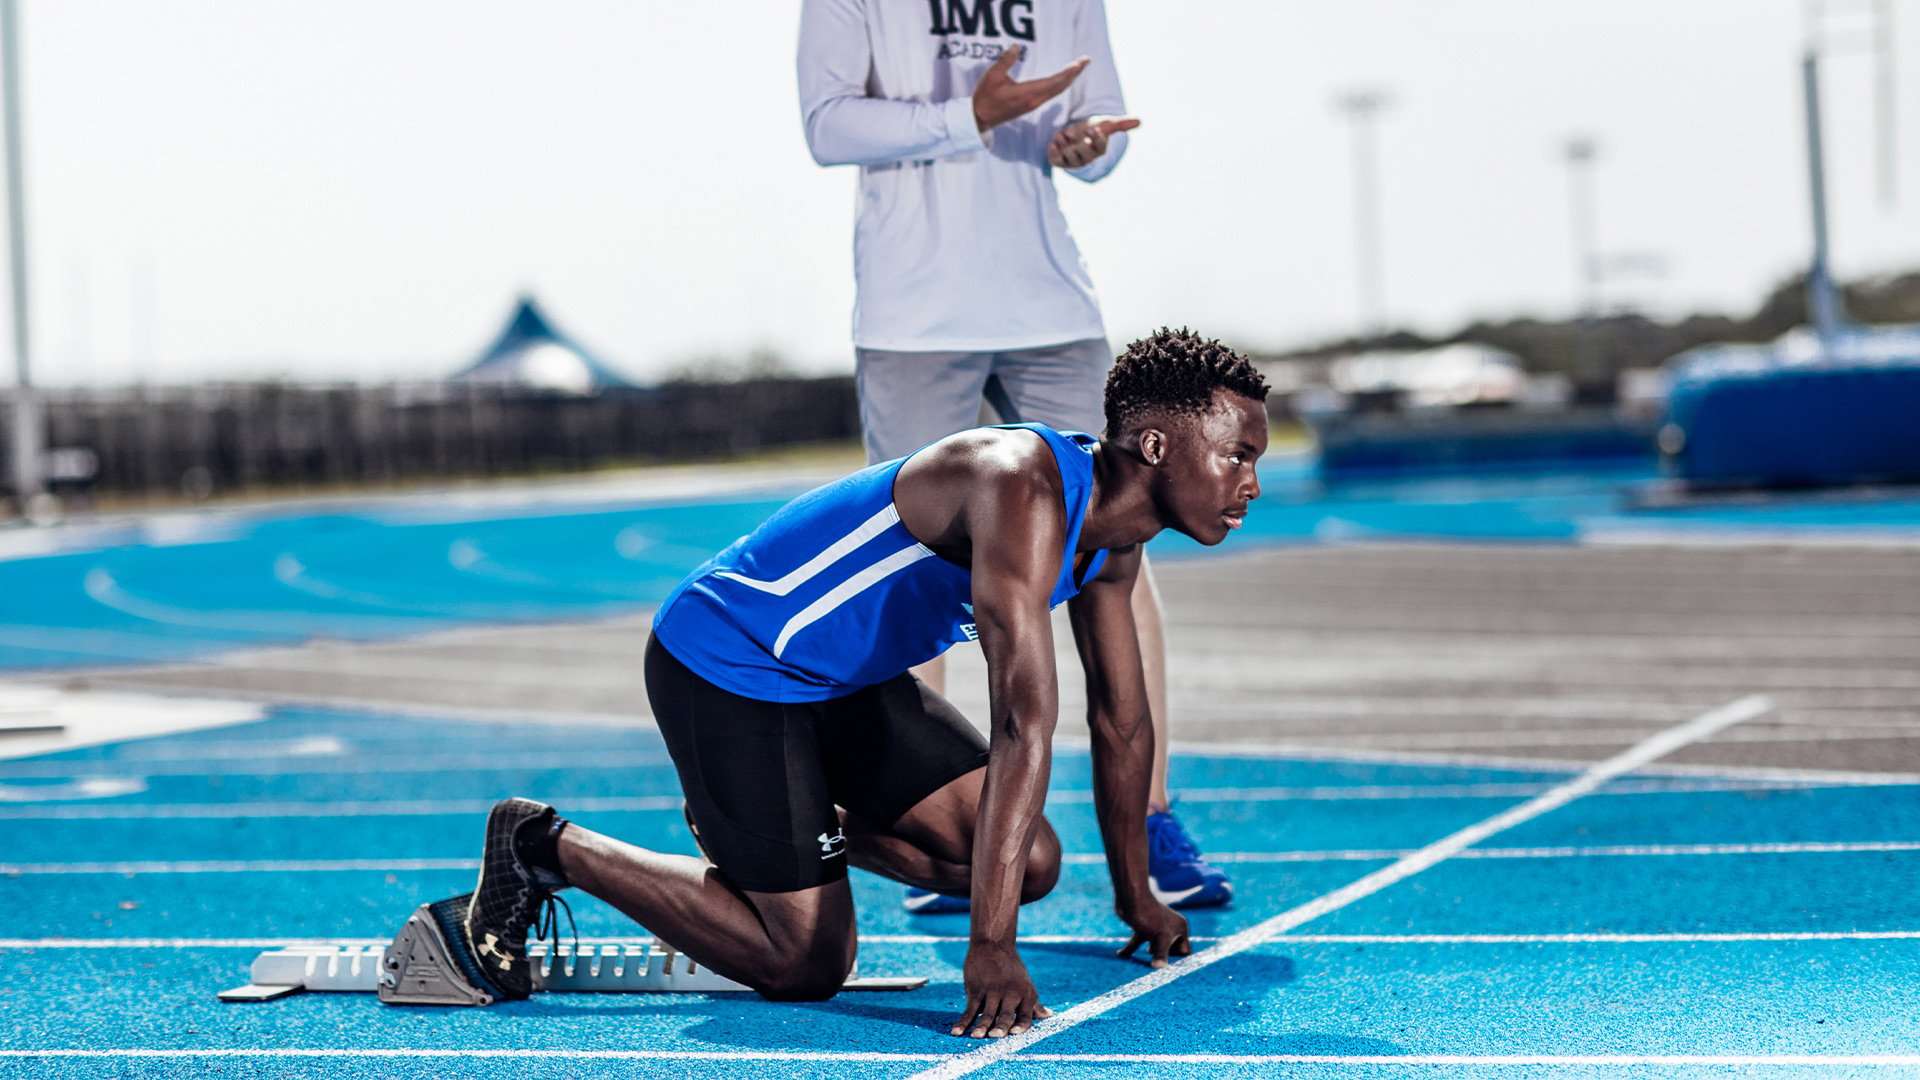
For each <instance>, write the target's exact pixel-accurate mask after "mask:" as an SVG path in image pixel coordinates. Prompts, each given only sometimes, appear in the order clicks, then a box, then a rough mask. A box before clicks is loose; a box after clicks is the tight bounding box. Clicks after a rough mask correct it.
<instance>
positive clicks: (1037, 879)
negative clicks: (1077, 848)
mask: <svg viewBox="0 0 1920 1080" xmlns="http://www.w3.org/2000/svg"><path fill="white" fill-rule="evenodd" d="M1059 881H1060V837H1059V836H1057V835H1055V834H1054V831H1053V826H1052V825H1049V824H1047V819H1045V818H1041V819H1040V828H1039V829H1037V830H1035V832H1034V835H1033V846H1031V847H1029V848H1028V849H1027V872H1026V877H1025V879H1024V880H1022V881H1021V883H1020V902H1021V903H1023V904H1031V903H1033V902H1034V901H1035V900H1038V899H1040V898H1041V897H1043V896H1045V895H1047V894H1048V893H1050V892H1052V891H1053V887H1054V886H1055V885H1056V884H1058V883H1059Z"/></svg>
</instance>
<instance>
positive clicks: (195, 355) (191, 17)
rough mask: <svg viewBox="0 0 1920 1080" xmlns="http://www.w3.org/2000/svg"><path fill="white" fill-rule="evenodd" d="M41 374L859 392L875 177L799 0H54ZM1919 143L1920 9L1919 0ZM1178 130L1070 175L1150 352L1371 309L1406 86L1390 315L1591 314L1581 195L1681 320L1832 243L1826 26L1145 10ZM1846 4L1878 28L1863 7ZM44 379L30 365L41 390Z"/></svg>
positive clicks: (1143, 49) (41, 7)
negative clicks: (759, 373)
mask: <svg viewBox="0 0 1920 1080" xmlns="http://www.w3.org/2000/svg"><path fill="white" fill-rule="evenodd" d="M19 5H20V9H21V21H22V25H23V44H22V51H23V70H24V103H25V114H26V125H27V155H28V186H27V194H28V214H29V235H30V252H31V260H32V271H31V284H32V290H33V296H34V301H33V309H32V310H33V331H34V340H35V349H34V352H35V357H36V369H35V370H36V378H37V380H38V381H41V382H43V383H49V384H62V383H76V382H122V381H132V380H146V381H169V382H172V381H186V380H194V379H201V378H209V377H264V376H294V377H301V378H309V377H311V378H352V379H363V380H377V379H386V378H416V377H424V376H433V375H438V374H443V373H446V372H448V371H451V370H453V369H454V368H455V367H457V366H459V365H461V364H463V363H464V362H465V361H466V360H467V359H469V358H470V357H471V356H472V355H473V354H474V353H475V352H476V351H477V350H479V349H480V348H482V347H483V346H484V345H485V344H486V343H487V342H488V340H489V339H490V338H491V337H492V336H493V335H494V334H495V333H496V332H497V331H498V329H499V326H500V324H501V322H502V321H503V320H504V319H505V318H506V316H507V314H508V310H509V308H510V306H511V302H512V300H513V298H514V296H515V295H516V294H517V293H518V292H520V291H522V290H527V291H531V292H533V293H535V294H536V295H538V296H539V298H540V299H541V300H542V301H543V302H544V304H545V305H546V307H547V308H548V310H549V312H550V313H551V314H552V315H553V316H554V318H555V320H556V321H557V322H558V323H559V324H561V326H562V327H564V328H565V329H567V330H569V331H571V332H572V333H573V334H574V335H575V336H576V337H577V338H579V339H580V340H581V341H582V342H583V343H585V344H586V345H588V346H589V347H590V348H593V349H595V350H597V351H598V352H599V353H600V354H602V355H603V356H604V357H605V358H606V359H607V360H609V361H610V362H611V363H612V364H613V365H614V366H616V367H617V368H620V369H621V370H623V371H625V372H627V373H629V374H631V375H634V376H637V377H639V378H643V379H644V378H647V377H650V376H653V375H657V374H659V373H660V372H662V371H666V370H670V369H672V368H675V367H679V366H683V365H685V364H687V363H688V362H689V361H691V360H694V359H696V358H698V357H701V356H706V355H716V354H718V355H729V354H732V355H738V354H741V353H744V352H746V351H747V350H750V349H753V348H756V347H770V348H774V349H777V350H779V351H780V352H781V353H783V354H785V355H787V356H788V357H790V358H791V359H793V360H795V361H797V362H799V363H800V364H801V365H803V366H805V367H806V368H808V369H810V370H851V367H852V361H851V349H850V346H849V344H848V340H847V333H848V324H849V313H850V309H851V305H852V297H853V288H852V258H851V221H852V210H853V189H854V185H855V183H856V179H857V178H856V176H855V173H854V171H853V170H852V169H849V168H834V169H823V168H820V167H818V166H816V165H814V164H813V162H812V159H811V158H809V157H808V155H807V151H806V147H805V143H804V142H803V140H802V137H801V132H800V122H799V110H798V106H797V104H796V101H795V92H794V75H793V56H792V53H793V44H794V34H795V28H796V26H797V23H798V4H797V3H792V2H786V0H742V2H736V3H728V4H719V3H667V2H663V0H379V2H371V0H326V2H320V0H300V2H293V0H169V2H166V3H152V2H148V0H19ZM1895 6H1896V7H1897V8H1898V9H1899V18H1900V24H1899V26H1898V27H1897V33H1898V51H1899V55H1900V59H1901V63H1902V64H1903V65H1904V70H1903V71H1902V72H1901V75H1902V81H1901V84H1900V87H1899V99H1900V103H1899V109H1900V115H1901V121H1902V122H1901V127H1902V128H1904V129H1905V131H1906V133H1907V134H1908V135H1909V136H1911V135H1913V134H1914V133H1915V132H1920V5H1916V4H1914V3H1912V2H1907V0H1900V2H1897V3H1896V5H1895ZM1108 8H1109V17H1110V19H1111V23H1112V33H1113V45H1114V53H1115V57H1116V60H1117V62H1118V64H1119V67H1120V75H1121V81H1122V84H1123V86H1124V87H1125V90H1126V93H1127V97H1128V101H1129V105H1130V107H1131V108H1132V110H1133V112H1134V113H1136V114H1137V115H1138V116H1140V117H1141V118H1142V120H1143V121H1144V126H1143V127H1142V128H1141V129H1140V130H1139V131H1138V132H1137V133H1135V136H1134V139H1133V143H1132V148H1131V150H1130V151H1129V153H1128V156H1127V158H1126V160H1125V161H1124V162H1123V163H1122V164H1121V166H1120V167H1119V169H1118V170H1117V171H1116V172H1115V173H1114V174H1113V175H1112V176H1111V177H1109V178H1108V179H1107V180H1105V181H1102V182H1101V183H1099V184H1097V185H1092V186H1087V185H1083V184H1081V183H1079V182H1078V181H1076V180H1073V179H1071V178H1069V177H1065V176H1061V177H1059V182H1060V184H1061V187H1062V191H1063V196H1062V197H1063V199H1064V201H1065V204H1066V207H1067V213H1068V216H1069V219H1070V220H1071V222H1072V224H1073V227H1074V230H1075V233H1076V235H1077V236H1078V238H1079V240H1080V243H1081V246H1082V249H1083V251H1084V252H1085V254H1086V256H1087V258H1088V260H1089V262H1090V264H1091V266H1092V271H1093V275H1094V281H1095V283H1096V284H1097V285H1098V286H1099V288H1100V291H1101V295H1102V299H1103V302H1104V306H1105V310H1106V315H1107V325H1108V330H1109V332H1110V334H1111V335H1112V336H1113V337H1114V339H1115V342H1116V344H1118V343H1120V342H1123V341H1124V340H1126V339H1128V338H1130V337H1133V336H1137V335H1139V334H1141V333H1143V332H1146V331H1148V330H1150V329H1151V328H1153V327H1154V326H1157V325H1160V324H1163V323H1172V324H1187V325H1191V326H1193V327H1195V328H1197V329H1201V330H1203V331H1205V332H1207V333H1209V334H1213V335H1218V336H1222V337H1225V338H1228V339H1229V340H1232V341H1234V342H1237V343H1241V344H1244V345H1249V346H1255V347H1279V346H1288V345H1297V344H1302V343H1307V342H1310V341H1313V340H1315V339H1318V338H1321V337H1324V336H1328V335H1333V334H1339V333H1342V332H1345V331H1347V330H1349V329H1351V328H1353V327H1354V326H1355V324H1356V323H1357V321H1358V320H1359V317H1360V312H1359V301H1358V296H1357V289H1356V287H1355V283H1354V262H1353V205H1352V195H1351V191H1352V169H1351V159H1350V151H1349V142H1348V129H1347V127H1346V124H1345V122H1344V121H1343V120H1342V119H1341V117H1340V115H1339V114H1338V113H1337V112H1336V111H1335V110H1334V109H1333V108H1332V106H1331V102H1332V100H1333V99H1334V97H1335V96H1336V95H1338V94H1339V93H1341V92H1342V91H1344V90H1348V89H1351V88H1355V87H1362V86H1367V87H1379V88H1382V89H1385V90H1387V91H1389V92H1390V93H1391V95H1392V97H1393V101H1394V104H1393V106H1392V108H1391V109H1389V110H1388V111H1387V112H1386V113H1385V114H1384V115H1383V117H1382V118H1381V121H1380V125H1379V140H1380V148H1381V149H1380V153H1381V165H1382V177H1381V185H1382V200H1383V207H1384V233H1385V252H1386V257H1385V293H1386V305H1387V308H1388V312H1389V315H1390V316H1391V317H1392V319H1393V320H1394V321H1395V322H1400V323H1408V324H1412V325H1415V326H1418V327H1421V328H1424V329H1427V330H1446V329H1450V328H1453V327H1456V326H1458V325H1459V324H1460V323H1462V322H1464V321H1466V320H1470V319H1474V318H1481V317H1489V318H1506V317H1512V316H1518V315H1522V314H1538V315H1545V316H1549V317H1557V316H1560V315H1563V314H1566V313H1567V312H1569V311H1570V310H1571V309H1572V307H1573V305H1574V303H1575V298H1576V289H1575V275H1574V257H1573V254H1572V252H1571V250H1570V238H1569V225H1568V220H1569V214H1568V202H1569V198H1568V182H1567V169H1566V165H1565V162H1564V160H1563V157H1562V147H1563V145H1564V143H1565V141H1566V139H1567V137H1568V136H1569V135H1571V134H1574V133H1587V134H1590V135H1592V136H1593V137H1594V138H1595V139H1596V140H1597V142H1598V144H1599V146H1600V150H1601V157H1600V159H1599V162H1598V174H1597V175H1598V196H1599V232H1600V240H1601V244H1602V247H1603V248H1604V249H1605V250H1606V251H1608V252H1611V253H1616V254H1636V255H1638V254H1654V255H1658V256H1660V257H1661V259H1663V260H1664V262H1665V273H1664V275H1662V276H1659V277H1651V278H1649V277H1645V276H1642V277H1637V278H1632V279H1623V280H1620V281H1616V282H1614V283H1613V284H1612V285H1611V286H1610V288H1609V293H1610V297H1611V299H1612V300H1613V301H1615V302H1617V303H1635V304H1638V305H1640V306H1642V307H1645V308H1647V309H1649V310H1652V311H1654V312H1656V313H1661V314H1673V313H1680V312H1685V311H1688V310H1692V309H1694V308H1707V309H1715V310H1726V311H1731V312H1735V313H1738V312H1743V311H1745V310H1747V309H1749V308H1750V307H1751V306H1752V304H1753V303H1754V302H1755V301H1756V300H1757V299H1758V298H1759V297H1760V296H1761V295H1762V294H1763V293H1764V291H1765V290H1766V289H1767V288H1769V287H1770V286H1771V285H1772V284H1774V283H1775V282H1777V281H1779V280H1780V279H1781V278H1783V277H1785V276H1786V275H1788V274H1790V273H1792V272H1794V270H1795V269H1796V268H1797V267H1799V266H1800V265H1802V263H1803V262H1804V260H1805V258H1806V252H1807V249H1808V246H1809V239H1808V237H1809V231H1810V230H1809V225H1808V212H1807V197H1806V190H1807V181H1806V167H1805V158H1804V151H1803V141H1802V140H1803V134H1802V127H1801V123H1802V120H1801V108H1800V98H1799V88H1800V82H1799V79H1800V74H1799V62H1798V56H1799V51H1800V48H1801V31H1802V27H1801V4H1800V2H1799V0H1419V2H1415V0H1398V2H1394V0H1339V2H1337V3H1330V2H1327V0H1316V2H1302V0H1184V2H1179V3H1173V2H1167V0H1160V2H1154V3H1149V2H1146V0H1109V5H1108ZM1843 22H1844V20H1843ZM1825 88H1826V92H1827V101H1828V110H1827V117H1828V162H1829V169H1830V185H1831V189H1832V201H1833V213H1834V236H1835V261H1836V266H1837V268H1838V270H1839V272H1840V273H1841V275H1842V276H1847V277H1852V276H1858V275H1862V274H1868V273H1875V272H1883V271H1888V270H1894V269H1903V268H1915V267H1920V146H1916V145H1915V143H1916V142H1920V140H1916V139H1913V138H1909V139H1908V142H1907V144H1906V145H1905V146H1904V147H1903V148H1902V152H1903V160H1902V162H1901V164H1902V172H1901V175H1900V183H1901V190H1900V196H1901V202H1900V205H1899V206H1898V208H1897V209H1896V210H1893V211H1886V210H1884V209H1883V208H1882V207H1881V206H1880V205H1879V204H1878V202H1877V201H1876V198H1875V187H1874V157H1873V152H1874V150H1873V125H1872V100H1873V99H1872V91H1873V66H1872V62H1871V59H1870V58H1869V56H1868V55H1867V54H1865V53H1864V52H1852V53H1842V54H1839V55H1836V56H1834V57H1833V58H1832V59H1831V61H1830V62H1829V65H1828V69H1827V77H1826V80H1825ZM9 367H10V365H9Z"/></svg>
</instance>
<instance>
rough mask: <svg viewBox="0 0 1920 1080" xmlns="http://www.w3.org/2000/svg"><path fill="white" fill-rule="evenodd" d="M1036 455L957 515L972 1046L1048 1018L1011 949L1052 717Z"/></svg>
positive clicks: (1048, 517)
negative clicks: (967, 674) (965, 572)
mask: <svg viewBox="0 0 1920 1080" xmlns="http://www.w3.org/2000/svg"><path fill="white" fill-rule="evenodd" d="M1035 449H1036V450H1037V456H1030V457H1029V458H1028V459H1027V460H1026V462H1024V463H1023V464H1022V465H1021V466H1020V467H1009V468H1001V469H996V470H993V471H991V472H989V473H987V474H986V475H985V476H984V477H983V478H982V480H981V482H980V483H979V484H978V485H977V487H976V488H975V490H974V491H973V492H972V493H971V494H969V496H968V497H967V501H966V508H965V510H964V511H963V513H964V516H965V518H966V532H967V535H968V536H969V537H970V538H971V540H972V564H973V565H972V569H973V611H974V619H975V621H976V623H977V624H978V626H979V630H980V648H981V651H982V652H983V653H984V654H985V656H986V661H987V688H988V695H989V701H990V711H991V719H990V731H989V733H988V742H987V745H988V751H989V756H988V758H987V778H986V786H985V788H984V789H983V791H982V792H981V796H980V816H979V820H978V821H976V822H975V824H974V834H973V933H972V938H971V940H970V942H969V944H968V948H967V962H966V986H967V1005H966V1009H967V1012H966V1013H965V1014H964V1015H963V1016H962V1017H961V1019H960V1022H959V1023H958V1024H956V1025H955V1027H954V1029H953V1032H954V1034H956V1035H958V1034H961V1033H963V1031H965V1030H966V1028H967V1027H968V1025H969V1024H971V1031H967V1032H966V1033H968V1034H972V1035H974V1036H976V1037H977V1036H980V1035H983V1034H984V1035H987V1036H990V1037H998V1036H1000V1035H1009V1034H1018V1033H1019V1032H1022V1031H1025V1030H1026V1029H1027V1028H1028V1027H1029V1026H1030V1025H1031V1024H1032V1023H1033V1019H1034V1017H1036V1016H1046V1015H1047V1011H1046V1009H1045V1008H1044V1007H1043V1006H1042V1005H1041V1004H1040V1000H1039V997H1038V995H1037V994H1036V993H1035V991H1034V988H1033V981H1032V980H1031V979H1030V978H1029V977H1028V975H1027V970H1026V966H1025V965H1024V964H1023V963H1021V961H1020V956H1019V953H1018V951H1017V950H1016V948H1015V946H1014V939H1015V936H1016V934H1017V932H1018V929H1019V910H1020V887H1021V882H1022V879H1023V877H1024V875H1025V868H1026V863H1027V849H1028V848H1029V847H1030V846H1031V844H1032V843H1033V837H1034V833H1035V830H1036V829H1037V828H1038V827H1039V824H1040V820H1041V818H1040V811H1041V808H1042V806H1043V805H1044V804H1045V802H1046V797H1047V777H1048V773H1049V771H1050V769H1051V766H1052V752H1053V746H1052V743H1053V728H1054V723H1055V721H1056V720H1058V718H1059V711H1060V692H1059V676H1058V672H1056V671H1055V670H1054V657H1053V624H1052V620H1051V618H1050V617H1049V613H1048V605H1047V601H1048V600H1049V599H1050V598H1051V596H1052V593H1053V587H1054V583H1055V582H1056V581H1057V580H1058V579H1059V576H1060V567H1061V560H1062V558H1063V555H1064V548H1065V546H1066V513H1065V510H1064V508H1063V507H1062V505H1061V493H1060V490H1059V475H1058V472H1057V467H1056V466H1054V465H1053V462H1052V460H1051V458H1052V452H1051V451H1050V450H1048V449H1047V448H1046V447H1045V446H1039V447H1037V448H1035ZM1040 457H1044V459H1045V460H1044V461H1041V460H1039V459H1040Z"/></svg>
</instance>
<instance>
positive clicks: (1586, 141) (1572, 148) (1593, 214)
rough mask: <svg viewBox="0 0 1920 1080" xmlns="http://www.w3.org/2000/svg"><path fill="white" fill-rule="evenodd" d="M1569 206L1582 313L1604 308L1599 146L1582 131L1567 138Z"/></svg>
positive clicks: (1575, 273)
mask: <svg viewBox="0 0 1920 1080" xmlns="http://www.w3.org/2000/svg"><path fill="white" fill-rule="evenodd" d="M1566 152H1567V187H1568V195H1569V199H1568V202H1567V209H1568V211H1569V212H1570V215H1571V217H1572V230H1571V231H1572V234H1573V272H1574V288H1575V290H1576V291H1577V292H1578V293H1579V296H1580V314H1581V315H1582V316H1583V317H1592V316H1594V315H1597V314H1599V312H1600V247H1599V227H1598V226H1597V225H1596V224H1595V221H1596V218H1597V217H1598V213H1597V210H1596V207H1597V206H1598V202H1599V200H1598V199H1597V198H1596V197H1595V193H1594V176H1593V170H1594V158H1596V157H1597V156H1599V149H1598V148H1597V147H1596V146H1595V145H1594V141H1593V140H1592V139H1591V138H1588V137H1587V136H1584V135H1581V136H1577V137H1575V138H1571V139H1568V140H1567V150H1566Z"/></svg>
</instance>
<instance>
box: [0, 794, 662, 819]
mask: <svg viewBox="0 0 1920 1080" xmlns="http://www.w3.org/2000/svg"><path fill="white" fill-rule="evenodd" d="M680 801H681V800H680V796H678V795H637V796H632V797H621V798H601V799H568V800H566V801H565V803H563V805H564V806H565V807H566V809H567V812H568V813H589V812H593V813H639V812H645V811H656V810H672V811H675V812H678V811H679V809H680ZM492 807H493V803H492V802H490V801H488V800H485V799H420V800H416V801H412V802H406V801H394V802H378V801H368V802H331V803H329V802H230V803H172V804H168V803H161V804H157V805H134V806H128V805H124V804H123V805H118V806H91V805H89V806H34V807H19V808H0V820H13V819H33V820H73V821H81V820H84V821H95V820H136V821H137V820H143V819H147V818H213V819H216V820H221V821H225V820H230V819H233V818H308V817H323V818H352V817H369V818H378V817H434V816H441V815H445V816H455V817H457V816H460V815H465V814H484V813H486V812H487V811H488V810H489V809H491V808H492Z"/></svg>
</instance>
